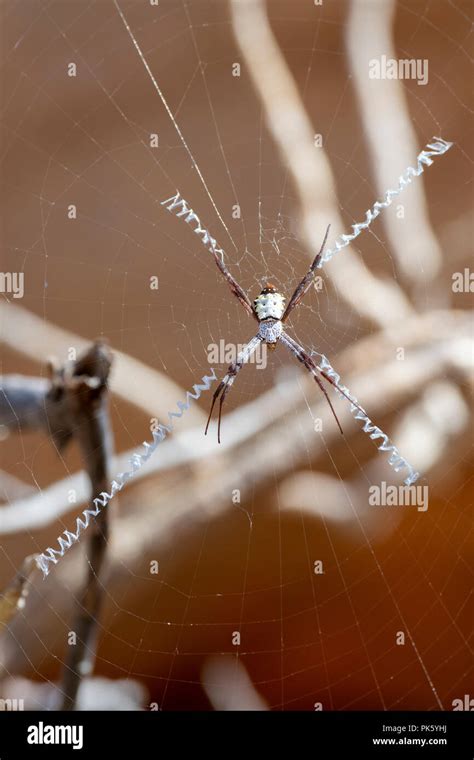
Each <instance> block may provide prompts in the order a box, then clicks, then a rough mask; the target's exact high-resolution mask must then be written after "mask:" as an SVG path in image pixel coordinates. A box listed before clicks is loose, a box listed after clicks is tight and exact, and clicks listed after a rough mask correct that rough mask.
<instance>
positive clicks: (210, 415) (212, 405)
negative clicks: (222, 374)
mask: <svg viewBox="0 0 474 760" xmlns="http://www.w3.org/2000/svg"><path fill="white" fill-rule="evenodd" d="M224 385H225V382H224V380H221V382H220V383H219V385H218V386H217V388H216V390H215V391H214V395H213V396H212V404H211V411H210V412H209V417H208V418H207V424H206V429H205V431H204V435H207V430H208V427H209V423H210V421H211V417H212V412H213V410H214V406H215V403H216V401H217V399H218V398H219V394H220V392H221V390H222V389H223V387H224Z"/></svg>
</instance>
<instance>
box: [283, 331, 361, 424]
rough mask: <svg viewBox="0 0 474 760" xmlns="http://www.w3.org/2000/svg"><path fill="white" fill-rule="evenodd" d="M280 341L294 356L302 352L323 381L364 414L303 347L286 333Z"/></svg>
mask: <svg viewBox="0 0 474 760" xmlns="http://www.w3.org/2000/svg"><path fill="white" fill-rule="evenodd" d="M281 339H282V340H283V342H284V343H286V344H287V345H288V347H289V348H291V350H292V351H293V352H294V353H295V354H296V352H298V351H300V352H302V353H303V354H304V355H305V357H306V358H307V360H308V361H309V362H311V366H312V367H313V368H314V369H315V370H317V371H318V372H319V374H320V375H322V376H323V377H324V379H325V380H327V381H328V383H330V384H331V385H332V386H333V387H334V388H336V390H337V391H339V393H340V394H341V395H342V396H344V398H346V399H347V400H348V401H350V403H351V404H354V406H355V407H356V408H357V409H359V411H360V412H362V414H366V411H365V409H362V407H361V406H360V405H359V404H358V403H357V401H354V400H353V399H352V398H351V397H350V396H348V394H347V393H346V392H345V391H343V390H342V388H340V387H339V385H337V383H335V382H334V380H333V379H332V378H331V377H329V375H328V374H327V373H326V372H325V371H324V370H323V369H321V367H318V365H317V364H316V362H315V361H314V360H313V359H312V357H311V356H310V355H309V354H308V353H307V352H306V351H305V350H304V348H303V346H300V344H299V343H297V342H296V340H293V338H291V337H290V336H289V335H288V333H285V332H284V333H283V334H282V337H281Z"/></svg>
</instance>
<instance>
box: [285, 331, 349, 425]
mask: <svg viewBox="0 0 474 760" xmlns="http://www.w3.org/2000/svg"><path fill="white" fill-rule="evenodd" d="M280 340H281V341H282V342H283V343H284V344H285V346H286V347H287V348H289V349H290V351H291V352H292V354H294V356H296V358H297V359H298V361H299V362H301V363H302V364H304V366H305V367H306V369H307V370H308V371H309V372H311V374H312V376H313V377H314V379H315V381H316V383H317V384H318V386H319V388H320V390H321V391H322V392H323V394H324V396H325V398H326V401H327V402H328V404H329V408H330V409H331V412H332V413H333V415H334V419H335V420H336V422H337V426H338V428H339V430H340V431H341V433H342V435H344V431H343V429H342V427H341V423H340V422H339V418H338V416H337V414H336V411H335V409H334V407H333V405H332V402H331V399H330V398H329V396H328V393H327V391H326V388H325V387H324V385H323V384H322V382H321V380H320V379H319V377H318V374H317V371H318V367H317V366H316V364H315V363H314V361H313V360H312V358H311V357H310V355H309V354H307V353H306V351H305V350H304V348H302V347H301V346H300V345H299V344H298V343H297V342H296V341H294V340H293V339H292V338H290V337H289V336H288V335H287V334H286V333H283V334H282V336H281V338H280Z"/></svg>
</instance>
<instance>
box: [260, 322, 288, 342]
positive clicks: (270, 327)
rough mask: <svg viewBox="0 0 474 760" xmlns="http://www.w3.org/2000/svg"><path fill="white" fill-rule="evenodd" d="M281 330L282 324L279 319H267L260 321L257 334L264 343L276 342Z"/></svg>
mask: <svg viewBox="0 0 474 760" xmlns="http://www.w3.org/2000/svg"><path fill="white" fill-rule="evenodd" d="M282 332H283V325H282V323H281V322H280V320H279V319H267V320H265V321H264V322H260V327H259V330H258V334H259V336H260V338H261V339H262V340H263V341H265V343H276V342H277V340H279V338H280V336H281V334H282Z"/></svg>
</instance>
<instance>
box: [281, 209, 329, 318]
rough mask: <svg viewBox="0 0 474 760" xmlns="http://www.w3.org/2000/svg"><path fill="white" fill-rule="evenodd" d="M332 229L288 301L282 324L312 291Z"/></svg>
mask: <svg viewBox="0 0 474 760" xmlns="http://www.w3.org/2000/svg"><path fill="white" fill-rule="evenodd" d="M330 228H331V225H330V224H328V227H327V230H326V234H325V235H324V240H323V242H322V245H321V248H320V249H319V252H318V254H317V255H316V257H315V259H314V261H313V263H312V264H311V266H310V268H309V269H308V271H307V272H306V274H305V276H304V277H303V279H302V280H301V282H300V284H299V285H298V287H297V288H296V290H295V292H294V293H293V295H292V296H291V298H290V300H289V301H288V306H287V307H286V309H285V313H284V314H283V317H282V318H281V321H282V322H285V320H286V319H288V317H289V316H290V314H291V312H292V311H293V309H294V308H295V306H298V304H299V302H300V301H301V299H302V298H303V297H304V296H305V295H306V293H307V292H308V290H309V289H310V287H311V285H312V283H313V279H314V273H315V271H316V268H317V266H318V264H319V262H320V261H321V256H322V255H323V251H324V246H325V245H326V240H327V239H328V235H329V230H330Z"/></svg>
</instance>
